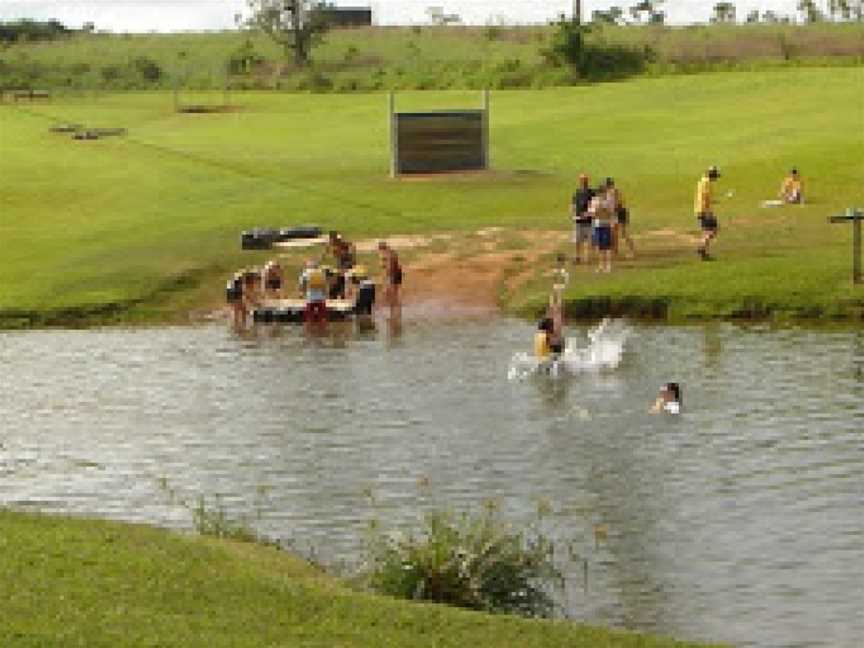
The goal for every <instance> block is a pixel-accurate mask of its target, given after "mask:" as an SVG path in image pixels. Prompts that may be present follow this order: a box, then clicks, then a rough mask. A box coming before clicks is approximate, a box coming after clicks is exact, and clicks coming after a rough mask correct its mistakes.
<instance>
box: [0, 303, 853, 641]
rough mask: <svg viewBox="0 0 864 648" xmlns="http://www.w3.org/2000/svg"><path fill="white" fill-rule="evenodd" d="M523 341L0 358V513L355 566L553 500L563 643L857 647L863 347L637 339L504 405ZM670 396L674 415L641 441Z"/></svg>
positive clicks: (725, 331) (191, 347)
mask: <svg viewBox="0 0 864 648" xmlns="http://www.w3.org/2000/svg"><path fill="white" fill-rule="evenodd" d="M584 332H585V331H584V329H583V330H581V331H578V333H580V334H584ZM531 334H532V330H531V327H530V325H528V324H525V323H523V322H517V321H512V320H506V319H494V320H481V319H465V320H458V321H447V322H441V321H437V322H434V323H426V324H424V323H422V322H421V321H411V320H410V318H409V319H407V320H406V321H405V323H404V327H403V331H402V334H401V335H400V336H390V335H387V334H386V332H385V331H379V332H377V333H375V332H373V333H367V334H363V335H356V334H354V333H353V332H352V331H346V332H345V333H344V334H342V335H340V336H337V337H327V338H314V339H310V338H307V337H304V336H303V335H302V333H301V332H300V331H299V330H297V329H285V330H272V329H270V330H268V329H261V330H259V331H258V332H257V333H256V334H254V335H251V336H245V337H238V336H236V335H234V334H232V333H231V332H230V331H228V330H227V329H226V328H225V327H224V326H221V325H214V326H207V327H200V328H168V329H155V330H139V331H118V330H107V331H39V332H26V333H4V334H0V364H2V368H3V369H2V378H0V380H2V390H3V398H2V401H0V421H2V423H0V505H6V506H14V507H20V508H27V509H42V510H48V511H65V512H73V513H81V514H88V515H99V516H106V517H111V518H118V519H123V520H136V521H147V522H152V523H156V524H160V525H166V526H171V527H188V526H189V524H190V520H189V513H188V511H187V510H186V509H184V508H183V507H181V506H178V505H176V504H173V503H171V502H170V501H169V498H168V497H167V495H166V492H165V489H164V487H163V486H160V481H162V480H163V479H164V480H167V482H168V484H169V486H170V487H171V488H173V489H175V490H176V491H177V492H178V493H181V494H184V495H189V494H193V495H194V494H198V493H201V494H206V495H210V496H212V495H214V494H220V495H221V496H222V498H223V503H224V505H225V506H226V507H227V508H228V510H229V511H230V512H232V513H235V514H238V515H239V514H241V513H251V514H254V513H255V511H256V510H259V511H260V513H261V519H260V521H259V522H258V523H257V524H258V527H259V529H260V530H261V531H263V532H265V533H267V534H270V535H272V536H275V537H280V538H283V539H289V538H292V539H294V540H295V541H296V542H297V545H298V546H299V547H300V548H301V549H304V550H308V549H309V548H310V547H314V549H315V551H316V553H317V555H318V556H320V557H322V558H323V559H324V560H325V561H333V562H336V561H346V562H348V563H351V562H353V561H355V560H356V558H357V556H358V550H359V547H360V546H361V542H362V533H363V530H364V528H365V525H366V523H367V522H368V521H369V520H370V519H371V518H372V517H378V518H380V519H382V520H383V521H385V522H388V523H389V522H392V523H393V524H410V523H412V522H413V521H414V520H415V519H416V517H417V515H418V514H419V512H420V511H422V510H423V509H424V508H430V507H436V506H447V507H456V508H461V507H464V506H474V505H477V504H478V503H479V502H480V501H481V500H483V499H484V498H498V499H499V500H500V502H501V504H502V506H503V508H504V510H505V512H506V513H507V514H508V516H510V517H512V518H515V519H517V520H530V519H533V514H534V511H535V510H536V507H537V503H538V501H544V500H547V501H549V502H551V503H552V505H553V508H554V511H555V513H554V515H553V516H552V518H551V520H550V522H551V523H552V524H553V526H554V532H555V533H556V534H557V535H558V536H559V537H561V538H562V539H568V540H572V541H573V543H574V547H575V549H576V551H577V553H578V554H579V556H580V560H585V561H587V564H588V581H587V590H586V588H585V582H584V577H583V576H584V575H583V563H582V562H577V563H573V564H572V566H571V568H570V582H569V585H568V591H567V606H568V608H569V612H570V614H571V615H572V616H573V617H575V618H577V619H584V620H587V621H590V622H592V623H597V624H607V625H616V626H622V627H628V628H635V629H641V630H647V631H655V632H661V633H664V634H669V635H673V636H676V637H679V638H689V639H704V640H721V641H727V642H730V643H733V644H736V645H740V646H764V647H767V646H831V647H850V648H851V647H853V646H854V647H857V646H860V645H861V638H862V636H864V614H862V609H864V586H862V583H864V332H855V331H851V332H850V331H847V332H805V331H799V330H783V331H770V330H764V329H763V330H760V329H749V330H742V329H738V328H734V327H731V326H719V327H710V328H670V327H636V328H635V329H634V335H633V337H632V338H631V339H630V340H629V341H628V343H627V347H626V351H625V354H624V356H623V360H622V363H621V365H620V366H619V367H618V368H617V369H615V370H613V371H601V372H586V373H582V374H579V375H576V376H573V377H570V378H567V379H564V380H557V381H556V380H551V379H549V378H543V377H534V378H531V379H528V380H523V381H508V379H507V372H508V366H509V362H510V359H511V356H512V354H513V352H514V351H516V350H518V349H520V348H521V349H525V348H527V347H528V346H529V343H530V337H531ZM667 380H677V381H679V382H680V383H682V384H683V388H684V405H685V407H684V414H682V415H681V416H680V417H668V416H663V417H657V416H650V415H648V414H647V413H646V411H647V408H648V405H649V404H650V402H651V401H652V399H653V398H654V396H655V394H656V392H657V389H658V387H659V385H660V384H661V383H662V382H664V381H667ZM369 494H371V495H372V499H374V504H373V502H372V499H370V497H369ZM595 524H604V525H606V527H607V528H608V538H607V539H606V540H605V541H601V542H599V543H597V544H595V541H594V535H593V527H594V525H595Z"/></svg>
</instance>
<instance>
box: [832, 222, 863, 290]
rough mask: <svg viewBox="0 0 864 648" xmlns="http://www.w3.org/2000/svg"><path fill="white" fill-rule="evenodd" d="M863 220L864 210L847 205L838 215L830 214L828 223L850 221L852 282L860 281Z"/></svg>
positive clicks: (858, 282) (857, 282)
mask: <svg viewBox="0 0 864 648" xmlns="http://www.w3.org/2000/svg"><path fill="white" fill-rule="evenodd" d="M862 220H864V211H861V210H860V209H855V208H853V207H849V208H847V209H846V213H845V214H842V215H839V216H830V217H829V218H828V222H829V223H848V222H850V221H851V222H852V283H853V284H860V283H861V221H862Z"/></svg>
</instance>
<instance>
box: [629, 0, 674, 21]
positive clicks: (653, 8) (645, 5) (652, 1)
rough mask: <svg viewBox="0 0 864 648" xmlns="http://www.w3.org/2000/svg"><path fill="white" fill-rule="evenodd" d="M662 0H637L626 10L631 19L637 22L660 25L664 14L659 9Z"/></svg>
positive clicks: (664, 18)
mask: <svg viewBox="0 0 864 648" xmlns="http://www.w3.org/2000/svg"><path fill="white" fill-rule="evenodd" d="M663 2H664V0H639V2H637V3H636V4H635V5H633V6H632V7H630V9H629V10H628V11H629V12H630V16H632V18H633V21H634V22H636V23H639V24H643V25H644V24H652V25H662V24H663V23H664V22H665V21H666V14H665V13H664V12H663V11H662V10H661V9H660V5H662V4H663Z"/></svg>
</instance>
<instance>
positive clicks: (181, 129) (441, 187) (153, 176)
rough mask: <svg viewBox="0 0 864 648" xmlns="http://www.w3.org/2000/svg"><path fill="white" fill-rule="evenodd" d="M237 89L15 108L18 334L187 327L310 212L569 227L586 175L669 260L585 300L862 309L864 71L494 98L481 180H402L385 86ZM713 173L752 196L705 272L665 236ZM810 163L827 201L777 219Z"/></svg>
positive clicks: (11, 316)
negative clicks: (785, 193) (852, 217)
mask: <svg viewBox="0 0 864 648" xmlns="http://www.w3.org/2000/svg"><path fill="white" fill-rule="evenodd" d="M195 99H198V100H206V99H207V94H206V93H205V94H204V95H201V96H200V97H196V98H195ZM234 99H235V101H236V102H237V104H238V105H239V106H241V108H242V110H240V111H239V112H235V113H229V114H218V115H178V114H176V113H174V112H173V109H172V99H171V95H170V93H131V94H125V95H123V94H114V95H106V96H102V97H100V98H98V99H92V98H79V99H71V98H70V99H67V100H64V101H57V102H54V103H51V104H45V105H32V106H22V107H14V106H10V105H6V106H0V137H2V140H0V143H2V150H3V155H2V156H0V214H2V219H0V237H2V240H3V254H2V255H0V321H2V323H3V325H5V326H15V325H32V324H46V323H47V324H50V323H69V322H70V321H76V320H77V321H82V322H93V321H101V322H104V321H117V320H123V321H129V320H133V321H140V320H147V321H154V320H155V321H161V320H165V319H171V318H175V319H176V318H178V317H181V318H182V317H183V316H184V314H185V313H186V312H188V311H189V310H193V309H194V308H197V307H199V306H202V305H207V304H211V303H218V301H219V299H220V297H221V295H222V290H223V287H224V279H225V277H226V276H227V275H228V274H229V273H230V272H231V271H232V270H233V269H235V268H237V267H239V266H241V265H244V264H247V263H250V262H253V261H255V260H257V259H260V258H263V255H261V254H254V253H242V252H240V250H239V242H238V234H239V231H240V230H241V229H244V228H248V227H251V226H255V225H280V226H281V225H290V224H296V223H310V222H311V223H317V224H320V225H321V226H323V227H325V228H331V227H333V228H337V229H340V230H344V231H345V232H346V233H347V234H348V235H349V236H350V237H359V236H380V235H386V234H389V233H423V232H433V231H459V230H463V231H467V230H474V229H478V228H481V227H488V226H501V227H505V228H508V229H511V230H514V231H516V230H528V229H562V230H563V229H565V228H568V227H569V219H568V213H567V204H568V201H569V195H570V192H571V191H572V190H573V185H574V183H575V177H576V175H577V174H578V173H579V172H580V171H582V170H587V171H589V172H591V173H592V175H593V176H594V178H596V179H599V178H602V177H605V176H606V175H612V176H614V177H615V178H616V179H617V180H618V183H619V186H621V188H622V189H623V191H624V193H625V195H626V196H627V198H628V200H629V203H630V205H631V210H632V215H633V216H632V220H633V226H632V229H633V234H634V235H635V236H636V238H637V244H639V245H640V246H647V248H646V249H648V251H649V252H650V254H646V255H642V256H641V257H640V259H639V261H638V262H637V263H636V264H635V265H632V264H631V265H632V267H631V268H629V269H626V270H624V271H621V272H620V273H617V274H614V275H613V276H612V277H609V278H606V277H604V278H601V279H598V278H597V277H595V276H593V275H591V276H585V277H584V278H582V279H580V280H578V281H574V284H575V286H574V287H573V288H572V289H571V293H570V297H571V298H572V299H578V298H581V297H587V296H592V295H593V296H604V295H607V296H613V297H615V298H616V299H623V298H625V297H634V298H655V297H661V298H668V299H669V300H671V301H672V302H674V304H673V305H672V306H671V307H670V312H672V313H675V312H678V313H682V312H683V313H685V314H686V313H692V314H699V313H702V314H703V315H710V314H711V313H714V314H728V313H731V312H732V311H734V310H735V309H736V308H737V306H740V305H741V304H742V303H743V301H742V300H745V299H747V298H749V297H761V298H763V299H768V298H770V301H772V303H776V304H777V305H778V307H785V306H789V307H790V308H791V309H792V310H793V311H800V310H801V308H804V309H805V310H806V309H807V308H809V307H811V306H813V307H814V308H815V310H813V309H811V310H810V311H808V312H809V314H810V315H811V316H812V315H819V314H822V315H824V314H827V313H829V312H830V313H831V314H833V315H837V316H857V314H859V313H860V310H861V305H862V301H864V297H862V292H861V291H862V289H861V288H856V289H854V290H853V289H852V288H851V287H850V285H849V283H850V282H849V275H850V265H851V264H850V256H851V253H850V247H851V245H850V238H851V231H850V230H851V228H849V227H847V226H840V225H831V226H829V225H828V224H827V223H826V217H827V216H828V215H830V214H833V213H837V212H839V211H840V210H842V209H844V208H845V207H847V206H849V205H853V204H856V203H857V204H858V205H859V206H864V205H862V203H864V194H862V186H864V170H862V165H861V160H862V159H864V136H862V133H864V67H857V68H830V69H813V68H808V69H784V70H775V71H771V72H750V73H740V72H738V73H722V74H719V73H718V74H703V75H697V76H674V77H664V78H658V79H638V80H632V81H627V82H621V83H614V84H603V85H597V86H590V87H576V88H560V89H549V90H542V91H534V92H527V91H506V92H505V91H502V92H496V93H494V95H493V99H492V161H493V165H494V167H495V169H496V171H497V172H496V173H494V174H489V175H488V176H483V177H479V178H474V179H472V180H470V181H455V180H448V179H444V178H442V179H440V180H431V181H424V182H410V181H394V180H391V179H389V178H388V176H387V169H388V144H387V128H388V126H387V120H386V97H385V96H384V95H380V94H359V95H277V94H269V93H246V94H236V95H235V97H234ZM478 102H479V97H478V96H476V95H475V94H473V93H465V92H446V93H445V92H427V93H404V94H400V95H399V98H398V104H399V108H400V109H405V110H411V109H419V108H429V107H444V106H474V105H477V103H478ZM58 121H72V122H83V123H86V124H88V125H93V126H124V127H127V128H128V129H129V135H128V136H127V137H125V138H116V139H106V140H102V141H97V142H76V141H73V140H71V139H70V138H68V137H67V136H61V135H55V134H51V133H49V132H48V127H49V126H50V125H51V124H52V123H55V122H58ZM712 163H714V164H717V165H719V166H720V167H721V168H722V169H723V171H724V177H723V179H722V180H721V181H720V184H719V186H718V190H719V191H718V193H721V194H722V193H724V192H725V191H726V190H727V189H729V188H734V189H735V191H736V194H735V197H734V198H733V199H731V200H728V201H726V202H724V203H721V204H720V206H719V207H718V210H717V211H718V213H719V215H720V218H721V228H722V229H721V232H720V238H719V240H718V242H717V245H716V252H717V255H718V256H719V257H720V260H719V261H717V262H715V263H711V264H702V265H699V264H697V263H696V260H695V255H694V254H693V250H692V246H691V245H689V244H685V243H682V242H676V241H675V240H673V239H668V240H667V239H662V238H657V237H656V236H655V235H654V234H653V232H656V231H657V230H662V229H672V230H675V231H677V232H678V233H685V232H687V231H693V230H695V220H694V218H693V215H692V201H693V191H694V187H695V183H696V180H697V178H698V176H699V175H700V173H701V171H702V170H703V169H704V168H705V167H706V166H707V165H709V164H712ZM793 164H795V165H798V166H799V167H800V168H801V169H802V172H803V175H804V178H805V181H806V183H807V193H808V198H809V200H810V202H809V203H808V204H807V205H806V206H804V207H789V208H783V209H775V210H765V209H759V208H758V207H757V205H758V203H759V201H760V200H761V199H764V198H771V197H773V196H774V194H775V192H776V190H777V187H778V186H779V182H780V180H781V178H782V175H783V174H784V172H785V171H786V169H788V167H789V166H791V165H793ZM520 170H521V171H530V173H517V172H516V171H520ZM652 237H654V238H652ZM514 240H515V238H514ZM652 241H653V243H652ZM580 276H581V275H580ZM524 297H525V296H524V295H516V296H514V297H513V300H512V304H511V305H512V306H513V307H514V308H523V307H525V304H526V300H525V298H524ZM529 301H530V299H529ZM736 305H737V306H736ZM679 307H680V308H679ZM817 307H818V308H817ZM681 309H683V311H682V310H681ZM826 309H827V310H826ZM780 310H782V308H780ZM802 312H803V311H802Z"/></svg>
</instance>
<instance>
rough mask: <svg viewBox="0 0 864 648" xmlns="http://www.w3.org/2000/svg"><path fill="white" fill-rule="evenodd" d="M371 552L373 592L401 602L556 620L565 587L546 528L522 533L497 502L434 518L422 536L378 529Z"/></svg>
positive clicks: (426, 520)
mask: <svg viewBox="0 0 864 648" xmlns="http://www.w3.org/2000/svg"><path fill="white" fill-rule="evenodd" d="M367 547H368V562H369V575H368V579H369V584H370V585H371V587H372V589H374V590H375V591H377V592H379V593H382V594H389V595H391V596H395V597H398V598H404V599H410V600H416V601H432V602H436V603H446V604H449V605H454V606H457V607H462V608H468V609H472V610H481V611H485V612H502V613H509V614H519V615H522V616H527V617H551V616H552V615H553V613H554V612H555V611H556V604H555V598H554V593H555V592H556V590H557V589H560V588H563V585H564V580H563V576H562V573H561V572H560V571H559V569H558V567H557V566H556V564H555V544H554V542H553V541H552V540H551V539H550V538H549V537H548V536H547V535H545V534H544V533H543V532H542V530H541V528H540V526H539V525H532V526H531V527H529V528H528V529H526V530H516V529H514V528H513V527H512V526H511V525H510V524H509V523H508V522H507V521H505V520H504V519H503V518H502V516H501V514H500V511H499V509H498V507H497V506H495V505H494V504H492V503H488V504H485V505H484V506H483V507H482V508H481V510H480V511H479V512H476V513H470V512H462V513H454V512H452V511H447V510H444V511H440V510H439V511H433V512H431V513H428V514H427V515H426V516H425V517H424V518H423V525H422V528H421V530H420V531H419V532H418V533H409V534H407V535H399V534H394V533H385V532H383V531H382V530H381V528H380V526H378V525H377V524H376V525H373V526H372V528H371V530H370V535H369V539H368V544H367Z"/></svg>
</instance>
